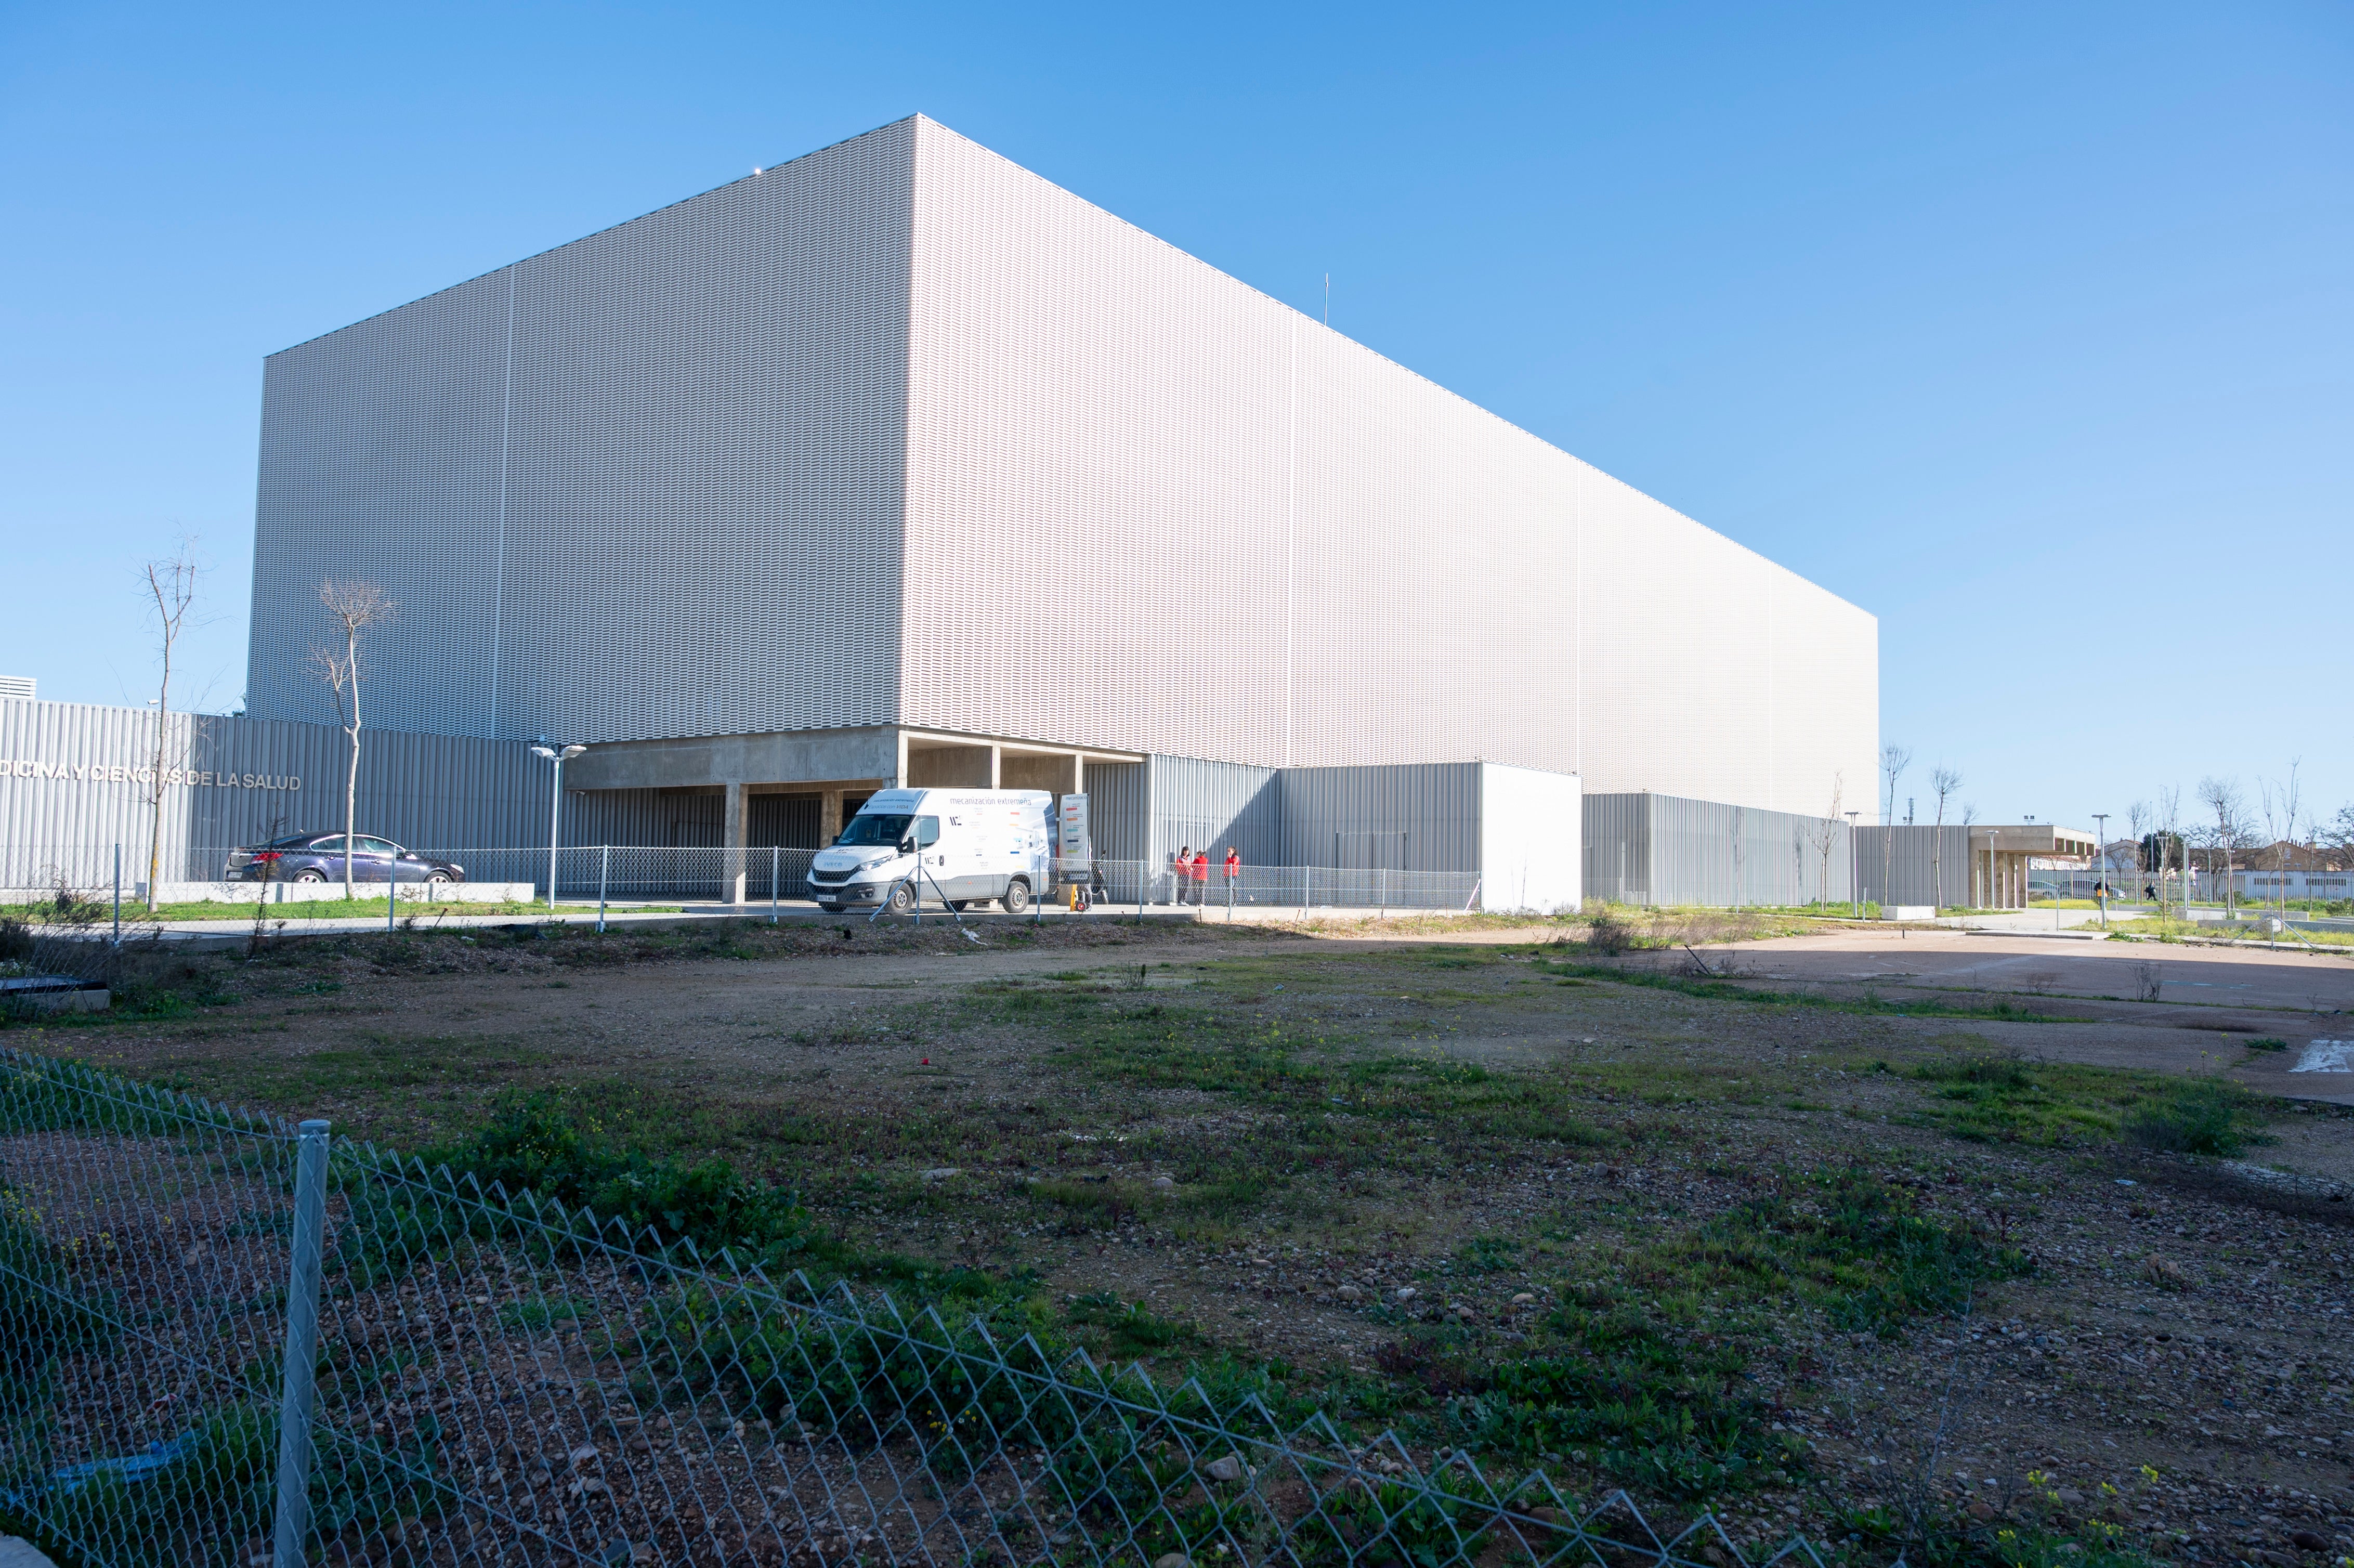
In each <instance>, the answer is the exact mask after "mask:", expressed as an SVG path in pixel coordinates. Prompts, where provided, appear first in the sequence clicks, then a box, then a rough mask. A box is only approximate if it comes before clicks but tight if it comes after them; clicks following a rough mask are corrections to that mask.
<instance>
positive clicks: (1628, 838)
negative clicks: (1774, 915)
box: [1585, 794, 1853, 907]
mask: <svg viewBox="0 0 2354 1568" xmlns="http://www.w3.org/2000/svg"><path fill="white" fill-rule="evenodd" d="M1826 851H1828V853H1829V859H1828V863H1826V859H1825V853H1826ZM1852 863H1853V862H1852V861H1851V859H1850V830H1849V827H1848V824H1847V823H1846V822H1844V821H1837V820H1835V819H1827V818H1817V817H1808V816H1803V815H1800V814H1797V813H1795V812H1789V811H1769V810H1761V809H1759V808H1757V807H1754V806H1736V805H1731V804H1727V803H1725V802H1723V801H1719V800H1686V799H1682V798H1680V797H1677V796H1672V795H1649V794H1610V795H1588V796H1586V797H1585V893H1586V895H1587V896H1588V897H1592V898H1600V899H1606V900H1607V901H1609V902H1612V903H1617V904H1649V905H1681V906H1701V907H1724V906H1734V905H1806V904H1814V903H1818V902H1824V901H1828V902H1831V903H1837V902H1839V901H1840V900H1842V899H1844V898H1846V897H1848V896H1849V894H1850V880H1849V878H1850V866H1851V865H1852Z"/></svg>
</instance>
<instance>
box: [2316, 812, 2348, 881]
mask: <svg viewBox="0 0 2354 1568" xmlns="http://www.w3.org/2000/svg"><path fill="white" fill-rule="evenodd" d="M2314 838H2315V841H2316V842H2317V844H2318V845H2319V847H2320V848H2321V849H2322V850H2323V851H2324V852H2326V853H2327V854H2328V856H2329V868H2330V869H2331V870H2332V871H2346V870H2349V869H2354V806H2340V807H2338V814H2337V815H2336V816H2334V817H2332V818H2330V819H2329V821H2326V822H2317V823H2315V824H2314Z"/></svg>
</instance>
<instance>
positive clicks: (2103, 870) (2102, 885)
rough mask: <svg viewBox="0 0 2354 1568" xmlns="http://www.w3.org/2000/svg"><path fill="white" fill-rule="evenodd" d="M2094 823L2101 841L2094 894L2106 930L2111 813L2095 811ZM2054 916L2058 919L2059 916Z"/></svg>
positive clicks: (2107, 920) (2095, 870)
mask: <svg viewBox="0 0 2354 1568" xmlns="http://www.w3.org/2000/svg"><path fill="white" fill-rule="evenodd" d="M2093 824H2094V832H2096V833H2097V834H2098V835H2099V838H2100V841H2101V853H2100V855H2099V857H2098V858H2097V859H2095V860H2094V862H2093V896H2094V898H2095V899H2097V900H2098V901H2099V903H2100V906H2101V929H2102V930H2104V931H2105V930H2107V929H2108V928H2109V876H2108V870H2109V814H2108V813H2107V812H2106V811H2095V812H2094V813H2093ZM2052 918H2053V919H2054V920H2057V919H2058V918H2059V916H2056V915H2055V916H2052Z"/></svg>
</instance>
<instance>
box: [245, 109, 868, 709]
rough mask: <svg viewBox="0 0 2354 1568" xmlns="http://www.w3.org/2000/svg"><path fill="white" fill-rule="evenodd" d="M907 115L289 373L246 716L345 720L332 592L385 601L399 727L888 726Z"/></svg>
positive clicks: (349, 340)
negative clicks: (359, 591)
mask: <svg viewBox="0 0 2354 1568" xmlns="http://www.w3.org/2000/svg"><path fill="white" fill-rule="evenodd" d="M913 143H914V128H913V125H912V124H911V123H910V122H900V123H898V124H896V125H890V126H885V127H884V128H883V129H881V130H879V131H875V132H870V133H868V134H867V135H864V136H861V137H858V138H856V139H855V140H853V141H850V142H846V143H841V144H839V145H837V146H833V147H829V148H826V149H824V150H823V151H821V152H818V153H813V154H810V155H809V156H807V157H804V158H801V159H799V160H797V161H795V162H793V163H790V164H782V165H779V167H777V168H774V169H770V170H768V171H766V172H765V173H763V174H761V175H756V176H753V177H750V178H747V179H743V180H738V181H736V182H735V183H733V184H731V185H725V186H722V187H721V188H719V189H718V190H715V191H710V192H706V193H705V194H704V195H702V196H696V197H694V198H693V199H691V200H688V201H684V202H681V203H679V204H678V205H676V206H674V207H667V208H664V209H663V210H662V211H660V212H656V213H652V214H650V215H648V216H647V217H641V218H637V219H635V220H633V221H631V222H629V223H625V224H622V225H620V226H619V227H618V228H610V229H607V230H605V231H604V232H602V233H599V234H596V235H591V236H589V237H588V238H585V239H581V240H578V241H575V242H574V243H572V244H569V245H566V246H563V247H561V248H559V249H555V250H551V251H548V252H546V253H545V254H543V255H540V256H535V257H533V258H531V259H530V260H525V261H522V262H518V263H516V264H515V265H514V266H513V267H509V268H506V269H504V270H501V271H499V272H497V273H493V274H492V275H491V276H490V277H488V278H484V279H477V280H475V281H473V282H472V283H468V284H465V285H462V286H461V287H460V288H458V289H454V290H451V291H447V292H445V293H443V294H438V295H435V296H433V297H432V298H430V299H427V300H421V301H419V302H416V303H414V304H410V305H405V306H403V307H401V308H400V309H398V310H396V311H393V312H390V313H387V314H386V315H384V316H380V317H377V318H376V319H374V320H373V321H369V322H363V323H359V324H358V325H356V326H354V327H349V328H346V329H345V330H344V331H342V332H339V333H334V334H330V335H328V336H327V337H324V338H322V339H319V340H317V341H316V342H313V343H309V344H302V345H301V346H299V347H296V348H292V349H289V350H287V351H286V352H285V353H283V354H281V355H276V356H274V357H273V358H272V359H271V361H270V375H269V387H270V392H269V396H268V397H267V398H266V401H265V408H264V435H263V485H262V491H261V503H260V510H259V514H258V521H257V526H256V535H257V566H256V570H255V606H254V636H253V652H252V675H251V683H252V688H251V689H252V707H253V710H254V711H256V712H258V713H261V714H265V715H270V716H290V717H291V716H299V717H303V718H319V717H325V716H330V713H331V709H330V704H329V698H328V695H327V694H326V692H325V690H324V688H323V686H320V685H319V684H318V683H316V682H315V680H313V679H312V678H311V677H310V676H309V675H308V674H307V673H306V672H304V671H303V670H302V668H301V661H302V655H303V653H304V652H307V650H308V648H309V647H310V646H312V645H313V644H315V643H317V642H319V641H323V640H324V638H325V636H326V632H327V621H326V620H325V617H324V615H323V612H322V611H321V609H320V608H319V606H318V603H317V600H316V591H317V585H318V582H319V580H320V579H321V578H323V577H363V578H366V579H367V580H369V581H372V582H375V583H376V584H378V585H379V586H380V587H382V588H384V589H385V590H386V591H387V593H388V594H389V596H390V597H391V598H392V599H394V600H395V601H396V603H397V604H398V606H399V613H398V616H397V618H396V619H395V620H394V621H393V622H392V623H391V624H390V625H389V626H387V627H386V628H383V629H381V630H377V631H376V632H375V633H373V634H372V635H371V636H370V637H369V639H368V643H367V648H366V661H365V667H366V670H367V672H368V673H369V674H370V675H371V676H372V677H373V683H372V690H371V694H370V700H371V702H372V703H373V705H374V713H375V715H376V716H377V717H380V718H382V719H383V720H384V721H385V722H386V723H387V725H388V726H393V727H399V728H413V729H419V730H430V731H439V732H441V733H451V734H466V735H477V736H507V737H518V738H520V737H528V736H539V735H546V736H553V737H557V738H559V739H563V740H586V741H603V740H634V739H647V738H654V737H665V736H699V735H726V734H758V733H770V732H777V731H785V730H795V729H808V728H828V727H840V726H857V725H871V724H880V723H887V722H890V721H891V720H892V719H893V718H894V717H895V716H896V714H895V710H896V668H897V658H896V655H897V643H898V635H897V629H898V618H899V604H898V582H899V551H900V502H901V483H902V459H903V455H904V437H905V418H906V408H905V405H906V379H905V377H906V360H907V235H908V224H909V208H910V202H911V199H912V198H911V158H912V152H913Z"/></svg>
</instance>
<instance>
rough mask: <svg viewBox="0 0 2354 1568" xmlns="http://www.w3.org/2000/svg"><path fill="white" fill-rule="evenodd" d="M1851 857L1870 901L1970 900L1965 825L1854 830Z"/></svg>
mask: <svg viewBox="0 0 2354 1568" xmlns="http://www.w3.org/2000/svg"><path fill="white" fill-rule="evenodd" d="M1855 853H1856V872H1857V874H1858V875H1859V876H1860V877H1861V880H1862V883H1863V890H1864V891H1863V896H1864V898H1865V899H1866V900H1867V901H1869V902H1872V903H1876V904H1917V905H1928V904H1935V905H1937V906H1940V907H1952V906H1960V905H1965V904H1967V903H1968V902H1969V897H1970V831H1969V829H1967V828H1966V827H1962V826H1960V825H1958V824H1956V823H1950V822H1949V823H1947V824H1946V826H1945V827H1943V828H1936V827H1928V826H1922V825H1917V824H1916V825H1914V826H1912V827H1904V826H1901V825H1900V826H1897V827H1890V828H1858V829H1856V830H1855ZM1883 856H1884V857H1885V858H1884V859H1883Z"/></svg>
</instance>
